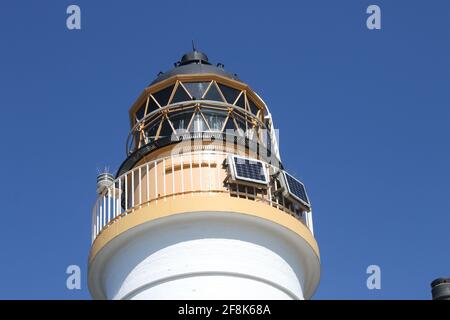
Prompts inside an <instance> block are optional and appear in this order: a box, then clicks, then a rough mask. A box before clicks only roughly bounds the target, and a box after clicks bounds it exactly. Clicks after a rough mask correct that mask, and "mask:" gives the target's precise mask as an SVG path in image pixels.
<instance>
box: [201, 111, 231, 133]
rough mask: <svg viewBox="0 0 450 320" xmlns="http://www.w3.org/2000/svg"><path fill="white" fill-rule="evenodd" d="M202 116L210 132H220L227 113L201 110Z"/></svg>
mask: <svg viewBox="0 0 450 320" xmlns="http://www.w3.org/2000/svg"><path fill="white" fill-rule="evenodd" d="M201 111H202V113H203V115H204V116H205V119H206V121H208V124H209V127H210V128H211V130H212V131H221V130H222V127H223V123H224V121H225V119H226V118H227V111H225V110H213V109H202V110H201Z"/></svg>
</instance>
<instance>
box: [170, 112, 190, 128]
mask: <svg viewBox="0 0 450 320" xmlns="http://www.w3.org/2000/svg"><path fill="white" fill-rule="evenodd" d="M192 113H193V110H190V111H184V112H177V113H173V114H170V116H169V119H170V121H171V122H172V125H173V127H174V129H175V131H176V132H177V133H181V132H185V131H186V130H187V128H188V125H189V122H190V121H191V118H192Z"/></svg>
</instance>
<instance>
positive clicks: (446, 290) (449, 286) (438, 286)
mask: <svg viewBox="0 0 450 320" xmlns="http://www.w3.org/2000/svg"><path fill="white" fill-rule="evenodd" d="M431 295H432V296H433V300H450V278H438V279H436V280H434V281H433V282H431Z"/></svg>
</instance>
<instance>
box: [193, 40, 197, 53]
mask: <svg viewBox="0 0 450 320" xmlns="http://www.w3.org/2000/svg"><path fill="white" fill-rule="evenodd" d="M192 51H197V49H196V48H195V43H194V40H192Z"/></svg>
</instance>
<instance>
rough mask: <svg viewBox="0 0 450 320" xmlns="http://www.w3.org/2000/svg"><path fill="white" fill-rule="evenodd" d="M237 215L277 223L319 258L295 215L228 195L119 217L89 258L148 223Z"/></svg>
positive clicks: (164, 202) (190, 197) (169, 202)
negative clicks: (185, 215)
mask: <svg viewBox="0 0 450 320" xmlns="http://www.w3.org/2000/svg"><path fill="white" fill-rule="evenodd" d="M201 211H210V212H230V214H233V212H236V213H239V214H247V215H251V216H255V217H259V218H263V219H266V220H269V221H272V222H275V223H277V224H279V225H282V226H283V227H285V228H287V229H289V230H291V231H293V232H294V233H296V234H297V235H299V236H300V237H302V238H303V239H304V240H305V241H306V242H307V243H308V244H309V245H310V246H311V248H312V249H313V250H314V252H315V254H316V255H317V257H320V256H319V247H318V245H317V242H316V240H315V239H314V236H313V235H312V234H311V232H310V231H309V229H308V228H307V227H306V226H305V225H304V224H303V223H302V222H300V221H299V220H297V219H296V218H294V217H293V216H291V215H289V214H287V213H285V212H282V211H280V210H279V209H276V208H274V207H272V206H269V205H267V204H264V203H261V202H257V201H251V200H247V199H241V198H235V197H230V196H229V195H228V194H226V195H224V194H220V193H213V194H210V193H207V192H205V193H204V194H187V195H184V197H183V196H182V195H176V196H170V197H168V198H166V199H160V200H158V201H157V202H156V201H153V202H151V203H149V204H148V205H144V206H143V207H142V208H140V209H136V210H135V211H133V212H132V213H130V214H128V215H126V216H124V217H121V218H119V219H118V220H117V221H114V222H113V223H112V224H111V225H110V226H108V227H107V228H105V229H103V230H102V232H101V233H100V234H99V235H98V236H97V238H96V239H95V241H94V243H93V244H92V248H91V252H90V255H89V262H91V261H92V260H93V259H94V257H95V256H96V255H97V253H98V252H99V251H100V250H101V249H102V248H103V247H104V246H105V245H106V244H107V243H108V242H109V241H111V240H112V239H114V238H115V237H117V236H118V235H120V234H121V233H123V232H125V231H127V230H129V229H131V228H133V227H136V226H138V225H140V224H143V223H145V222H148V221H152V220H156V219H160V218H164V217H168V216H171V215H175V214H183V213H187V212H201Z"/></svg>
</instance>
